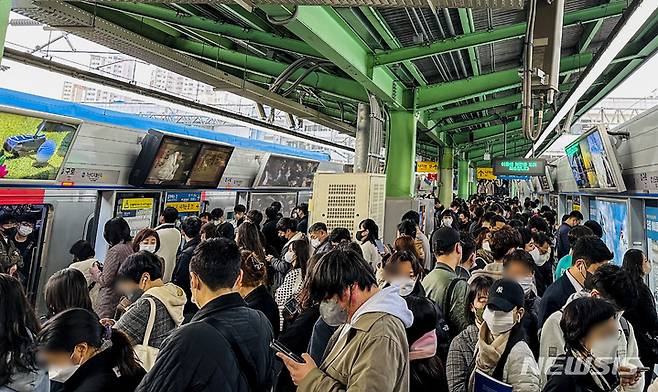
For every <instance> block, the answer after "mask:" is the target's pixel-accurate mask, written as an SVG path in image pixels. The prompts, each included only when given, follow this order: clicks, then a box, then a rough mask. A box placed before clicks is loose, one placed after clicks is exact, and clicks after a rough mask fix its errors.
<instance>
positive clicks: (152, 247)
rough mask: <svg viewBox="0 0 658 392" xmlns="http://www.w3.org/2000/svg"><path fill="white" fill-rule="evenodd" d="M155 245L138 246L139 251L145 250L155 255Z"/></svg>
mask: <svg viewBox="0 0 658 392" xmlns="http://www.w3.org/2000/svg"><path fill="white" fill-rule="evenodd" d="M155 247H156V245H155V244H139V250H145V251H148V252H151V253H155Z"/></svg>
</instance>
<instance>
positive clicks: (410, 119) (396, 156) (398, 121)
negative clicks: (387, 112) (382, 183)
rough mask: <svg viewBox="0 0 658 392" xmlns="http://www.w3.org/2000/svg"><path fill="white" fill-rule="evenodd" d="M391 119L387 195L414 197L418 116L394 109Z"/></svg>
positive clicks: (387, 157) (387, 156)
mask: <svg viewBox="0 0 658 392" xmlns="http://www.w3.org/2000/svg"><path fill="white" fill-rule="evenodd" d="M390 121H391V126H390V132H391V134H390V136H389V144H388V154H386V159H387V160H388V162H387V163H386V196H388V197H412V196H413V194H414V171H415V168H414V166H415V163H416V116H415V115H414V113H413V112H410V111H393V112H391V119H390Z"/></svg>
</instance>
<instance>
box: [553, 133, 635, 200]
mask: <svg viewBox="0 0 658 392" xmlns="http://www.w3.org/2000/svg"><path fill="white" fill-rule="evenodd" d="M604 131H605V130H604V129H603V128H594V129H593V130H591V131H589V132H587V133H585V134H583V135H582V136H580V137H579V138H578V139H577V140H575V141H574V142H573V143H571V144H570V145H568V146H567V147H566V148H565V152H566V155H567V160H568V162H569V166H570V168H571V171H572V173H573V176H574V180H575V181H576V185H577V186H578V188H581V189H589V190H611V191H625V190H626V186H625V185H624V183H623V181H622V180H621V169H620V168H619V166H618V164H617V158H616V156H615V155H614V149H613V148H612V145H611V144H610V141H609V139H608V136H607V134H603V135H602V132H604Z"/></svg>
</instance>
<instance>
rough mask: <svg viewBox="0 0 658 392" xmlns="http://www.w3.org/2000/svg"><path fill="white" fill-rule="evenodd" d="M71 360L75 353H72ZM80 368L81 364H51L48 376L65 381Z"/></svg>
mask: <svg viewBox="0 0 658 392" xmlns="http://www.w3.org/2000/svg"><path fill="white" fill-rule="evenodd" d="M71 360H73V353H71ZM79 368H80V365H72V364H70V365H68V366H64V367H59V366H49V367H48V378H50V379H51V380H52V381H56V382H60V383H65V382H66V381H68V379H69V378H71V376H73V374H74V373H75V372H76V371H77V370H78V369H79Z"/></svg>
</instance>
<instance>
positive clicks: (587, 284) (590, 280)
mask: <svg viewBox="0 0 658 392" xmlns="http://www.w3.org/2000/svg"><path fill="white" fill-rule="evenodd" d="M583 287H584V288H585V289H587V290H590V291H591V290H592V289H594V274H593V273H591V272H589V271H587V272H586V273H585V280H584V281H583Z"/></svg>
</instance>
